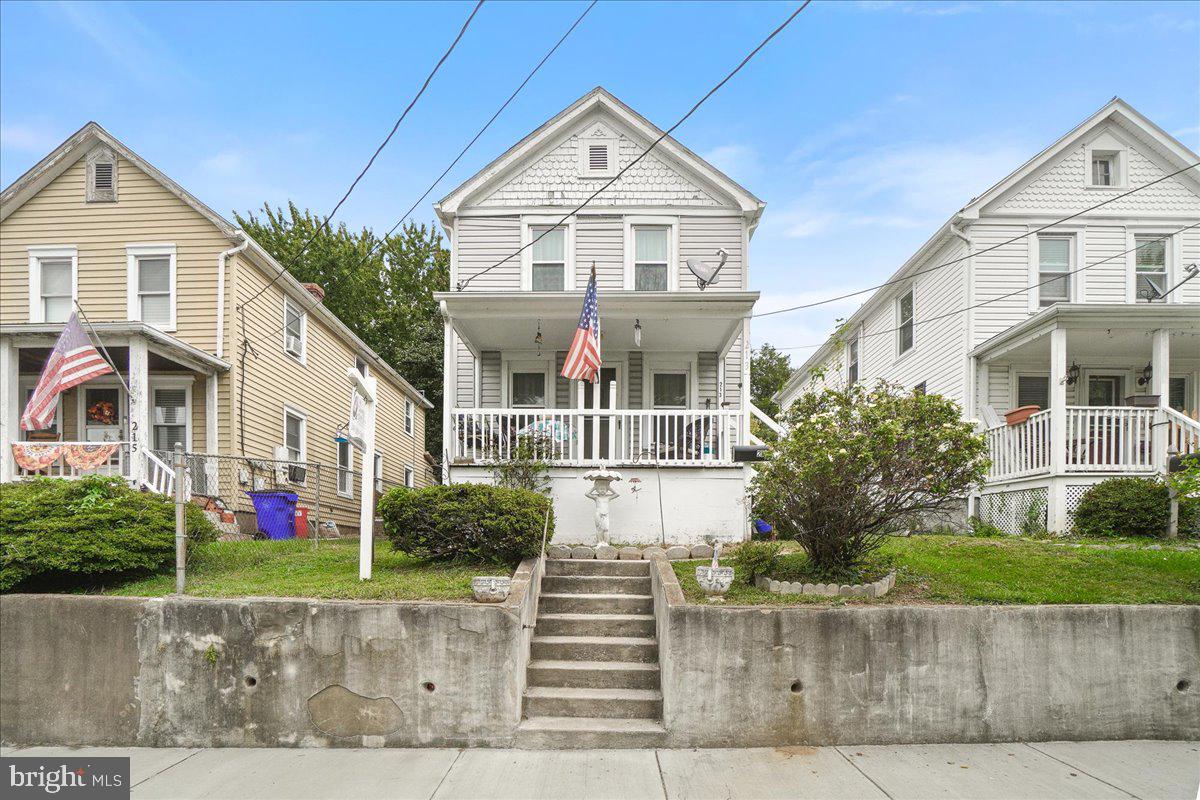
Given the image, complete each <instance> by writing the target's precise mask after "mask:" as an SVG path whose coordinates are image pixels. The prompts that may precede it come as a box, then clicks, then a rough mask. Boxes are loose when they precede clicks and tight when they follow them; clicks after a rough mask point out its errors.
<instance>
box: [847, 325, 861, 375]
mask: <svg viewBox="0 0 1200 800" xmlns="http://www.w3.org/2000/svg"><path fill="white" fill-rule="evenodd" d="M851 353H853V355H854V360H853V361H851V360H850V356H851ZM851 364H853V365H854V379H853V380H851V378H850V366H851ZM845 378H846V387H847V388H849V387H851V386H853V385H854V384H856V383H858V382H859V381H861V380H862V326H861V325H860V326H859V327H858V328H857V329H856V330H855V331H854V334H853V335H852V336H851V337H850V339H849V340H848V341H847V342H846V375H845Z"/></svg>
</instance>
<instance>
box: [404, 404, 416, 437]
mask: <svg viewBox="0 0 1200 800" xmlns="http://www.w3.org/2000/svg"><path fill="white" fill-rule="evenodd" d="M416 416H417V414H416V406H415V404H414V403H413V401H412V400H409V399H408V398H407V397H406V398H404V432H405V433H407V434H408V435H409V436H412V435H413V432H414V431H415V430H416V429H417V426H416Z"/></svg>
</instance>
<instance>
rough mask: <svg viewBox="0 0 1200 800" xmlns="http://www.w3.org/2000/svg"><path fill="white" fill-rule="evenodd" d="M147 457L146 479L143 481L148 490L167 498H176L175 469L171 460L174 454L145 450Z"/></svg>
mask: <svg viewBox="0 0 1200 800" xmlns="http://www.w3.org/2000/svg"><path fill="white" fill-rule="evenodd" d="M142 452H143V453H145V455H146V477H145V479H144V480H143V481H142V483H143V484H144V485H145V487H146V488H147V489H149V490H150V491H152V492H156V493H158V494H165V495H166V496H167V497H174V496H175V468H174V467H172V466H171V464H170V459H171V458H172V456H173V454H171V453H168V452H166V451H162V450H160V451H158V454H156V453H155V451H153V450H143V451H142Z"/></svg>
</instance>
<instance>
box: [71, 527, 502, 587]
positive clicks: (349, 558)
mask: <svg viewBox="0 0 1200 800" xmlns="http://www.w3.org/2000/svg"><path fill="white" fill-rule="evenodd" d="M497 574H501V575H503V574H509V571H508V570H506V569H505V568H504V567H498V566H494V565H488V566H478V565H475V566H471V565H445V564H431V563H428V562H425V561H419V560H417V559H414V558H411V557H409V556H406V555H404V554H403V553H398V552H396V551H395V550H393V549H392V548H391V546H390V545H389V544H388V543H387V542H386V541H376V543H375V567H374V569H373V571H372V579H371V580H369V581H360V580H359V579H358V540H357V539H323V540H322V541H321V543H320V545H319V547H318V548H317V549H316V550H314V549H313V545H312V542H311V541H306V540H303V539H290V540H282V541H261V540H260V541H250V542H215V543H213V544H210V545H207V546H204V547H201V548H197V549H196V550H195V551H193V552H192V554H191V556H190V558H189V561H188V576H187V577H188V580H187V593H188V594H190V595H195V596H197V597H305V598H331V599H343V600H463V601H468V600H470V599H471V578H472V577H473V576H475V575H497ZM93 591H96V590H93ZM98 591H100V592H101V593H102V594H109V595H123V596H134V597H160V596H163V595H168V594H171V593H172V592H174V591H175V575H174V573H173V572H172V573H171V574H168V575H155V576H152V577H149V578H143V579H140V580H134V581H130V582H127V583H122V584H120V585H114V586H107V587H104V588H103V589H100V590H98Z"/></svg>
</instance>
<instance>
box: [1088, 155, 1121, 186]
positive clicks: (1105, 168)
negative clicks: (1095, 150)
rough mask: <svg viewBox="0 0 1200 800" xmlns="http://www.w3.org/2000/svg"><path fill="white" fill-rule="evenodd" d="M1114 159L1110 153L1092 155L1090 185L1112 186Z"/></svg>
mask: <svg viewBox="0 0 1200 800" xmlns="http://www.w3.org/2000/svg"><path fill="white" fill-rule="evenodd" d="M1115 160H1116V159H1115V158H1114V157H1113V156H1112V155H1111V154H1103V155H1093V156H1092V186H1112V185H1113V183H1114V173H1115V172H1116V170H1114V169H1113V167H1114V166H1116V165H1115V164H1114V163H1113V161H1115Z"/></svg>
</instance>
